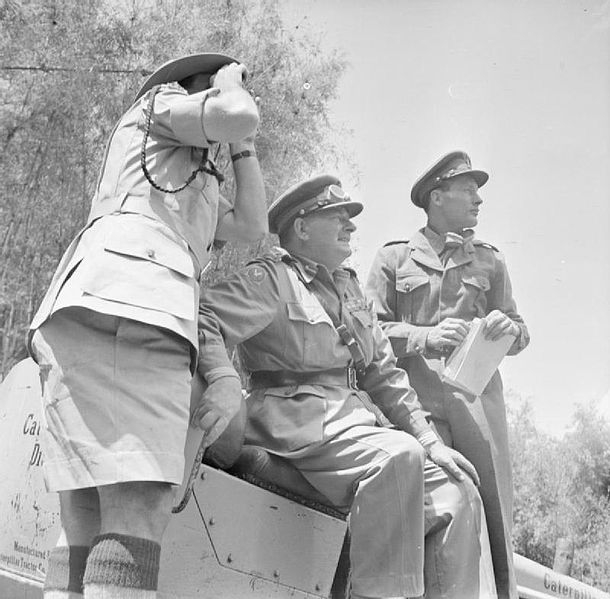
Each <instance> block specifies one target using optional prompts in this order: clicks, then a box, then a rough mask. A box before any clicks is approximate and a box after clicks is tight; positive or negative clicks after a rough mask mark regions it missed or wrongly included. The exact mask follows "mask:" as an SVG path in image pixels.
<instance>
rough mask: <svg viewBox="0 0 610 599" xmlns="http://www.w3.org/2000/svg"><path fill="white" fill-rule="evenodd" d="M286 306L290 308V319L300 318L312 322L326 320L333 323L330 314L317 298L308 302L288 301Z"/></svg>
mask: <svg viewBox="0 0 610 599" xmlns="http://www.w3.org/2000/svg"><path fill="white" fill-rule="evenodd" d="M286 308H287V309H288V318H289V319H290V320H300V321H302V322H308V323H310V324H317V323H320V322H326V323H328V324H330V325H332V321H331V319H330V316H329V315H328V314H327V313H326V311H325V310H324V308H322V306H321V304H320V302H318V301H317V300H316V301H315V302H314V301H310V302H307V303H299V302H288V303H287V304H286Z"/></svg>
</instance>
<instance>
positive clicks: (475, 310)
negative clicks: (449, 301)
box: [461, 273, 491, 317]
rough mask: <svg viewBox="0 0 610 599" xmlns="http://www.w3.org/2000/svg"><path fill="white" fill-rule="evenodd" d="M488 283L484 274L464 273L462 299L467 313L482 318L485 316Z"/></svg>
mask: <svg viewBox="0 0 610 599" xmlns="http://www.w3.org/2000/svg"><path fill="white" fill-rule="evenodd" d="M490 286H491V285H490V282H489V279H488V278H487V275H486V274H485V273H464V275H463V276H462V297H461V302H463V303H464V305H465V308H466V310H467V311H468V313H470V314H472V315H473V316H478V317H483V316H485V315H486V314H487V295H486V294H487V292H488V291H489V288H490Z"/></svg>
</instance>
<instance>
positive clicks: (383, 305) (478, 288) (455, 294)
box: [367, 227, 529, 405]
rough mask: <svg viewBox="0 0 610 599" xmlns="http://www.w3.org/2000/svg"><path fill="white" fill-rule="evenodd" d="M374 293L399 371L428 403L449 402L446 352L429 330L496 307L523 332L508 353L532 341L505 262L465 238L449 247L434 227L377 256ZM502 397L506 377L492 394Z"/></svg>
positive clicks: (371, 283)
mask: <svg viewBox="0 0 610 599" xmlns="http://www.w3.org/2000/svg"><path fill="white" fill-rule="evenodd" d="M367 295H368V296H369V297H371V298H373V300H374V302H375V306H376V310H377V315H378V317H379V320H380V321H381V326H382V328H383V330H384V331H385V333H386V334H387V335H388V337H389V338H390V341H391V342H392V347H393V349H394V353H395V354H396V357H397V358H398V363H399V366H402V367H403V368H405V369H406V370H407V372H408V373H409V379H410V381H411V384H412V385H413V386H414V388H415V390H416V391H417V393H418V395H419V396H420V398H422V401H423V400H424V399H425V402H424V405H426V403H428V404H429V403H431V402H432V403H435V402H442V400H443V395H444V391H443V383H442V381H441V378H440V372H441V371H442V370H443V368H444V357H445V356H444V354H443V353H441V352H438V351H434V350H431V349H430V348H429V347H427V345H426V338H427V336H428V333H429V331H430V330H431V329H432V328H433V327H434V326H435V325H437V324H438V323H440V322H441V320H443V319H445V318H449V317H453V318H462V319H464V320H466V321H471V320H473V319H474V318H476V317H479V318H483V317H485V316H486V315H487V314H489V313H490V312H492V311H493V310H495V309H498V310H500V311H501V312H504V313H505V314H506V315H507V316H508V317H509V318H510V319H511V320H512V321H513V322H515V323H516V324H517V325H518V327H519V331H520V332H519V335H518V337H517V338H516V340H515V342H514V343H513V345H512V347H511V348H510V350H509V354H516V353H518V352H520V351H521V350H522V349H523V348H524V347H525V346H526V345H527V344H528V343H529V334H528V331H527V327H526V326H525V323H524V322H523V319H522V318H521V316H520V315H519V314H518V312H517V306H516V304H515V301H514V299H513V296H512V289H511V284H510V279H509V276H508V271H507V269H506V264H505V262H504V258H503V256H502V254H500V252H498V250H497V249H496V248H494V247H493V246H491V245H489V244H487V243H484V242H482V241H479V240H477V239H475V238H474V237H473V236H472V233H470V234H466V235H465V237H464V242H463V244H451V243H450V244H449V247H445V245H444V239H442V238H441V237H440V236H439V235H437V234H436V233H435V232H434V231H432V230H431V229H429V228H427V227H426V228H425V229H422V230H420V231H417V232H416V233H415V234H414V235H413V236H412V237H411V238H410V240H409V241H405V242H397V243H390V244H388V245H386V246H385V247H383V248H382V249H381V250H379V252H378V253H377V256H376V257H375V260H374V263H373V266H372V267H371V271H370V275H369V279H368V283H367ZM489 392H492V393H500V394H501V393H502V388H501V381H500V377H499V374H498V373H497V372H496V374H495V375H494V376H493V377H492V379H491V381H490V382H489V384H488V386H487V388H486V390H485V391H484V394H485V393H489Z"/></svg>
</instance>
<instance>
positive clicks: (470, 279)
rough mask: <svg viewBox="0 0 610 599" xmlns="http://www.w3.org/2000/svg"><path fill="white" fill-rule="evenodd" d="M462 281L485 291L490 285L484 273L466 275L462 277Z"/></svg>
mask: <svg viewBox="0 0 610 599" xmlns="http://www.w3.org/2000/svg"><path fill="white" fill-rule="evenodd" d="M462 282H463V283H464V284H466V285H473V286H474V287H478V288H479V289H481V290H482V291H487V290H488V289H489V287H490V284H489V280H488V279H487V277H485V276H484V275H468V276H464V277H462Z"/></svg>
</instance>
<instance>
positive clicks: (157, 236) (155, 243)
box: [104, 228, 195, 277]
mask: <svg viewBox="0 0 610 599" xmlns="http://www.w3.org/2000/svg"><path fill="white" fill-rule="evenodd" d="M104 249H105V250H106V251H107V252H112V253H115V254H122V255H124V256H131V257H132V258H139V259H140V260H147V261H148V262H155V263H156V264H160V265H161V266H165V267H166V268H171V269H172V270H174V271H176V272H178V273H180V274H181V275H184V276H185V277H195V266H194V264H193V260H192V259H191V257H190V255H189V253H188V249H187V248H186V244H185V247H180V246H179V245H178V244H177V243H176V241H174V240H171V239H169V238H167V237H166V236H165V235H164V234H163V233H162V232H161V231H158V230H155V229H152V228H151V229H148V230H147V231H146V235H145V236H144V235H136V236H132V235H126V234H125V232H124V231H121V230H120V229H118V230H117V231H115V232H114V233H113V234H111V235H110V236H109V237H108V239H107V240H106V243H105V244H104Z"/></svg>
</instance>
